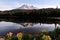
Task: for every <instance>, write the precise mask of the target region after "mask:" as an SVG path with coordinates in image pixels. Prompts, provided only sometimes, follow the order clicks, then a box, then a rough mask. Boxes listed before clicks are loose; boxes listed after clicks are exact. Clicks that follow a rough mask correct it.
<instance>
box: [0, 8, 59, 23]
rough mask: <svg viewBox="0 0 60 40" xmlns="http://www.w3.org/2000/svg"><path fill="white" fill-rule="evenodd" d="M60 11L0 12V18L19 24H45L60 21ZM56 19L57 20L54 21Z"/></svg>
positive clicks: (16, 10) (49, 9) (14, 10)
mask: <svg viewBox="0 0 60 40" xmlns="http://www.w3.org/2000/svg"><path fill="white" fill-rule="evenodd" d="M59 17H60V9H58V8H55V9H54V8H45V9H37V10H36V9H33V10H20V9H13V10H6V11H0V18H6V19H17V20H19V21H21V22H47V21H52V22H55V21H60V20H59ZM56 18H58V19H56Z"/></svg>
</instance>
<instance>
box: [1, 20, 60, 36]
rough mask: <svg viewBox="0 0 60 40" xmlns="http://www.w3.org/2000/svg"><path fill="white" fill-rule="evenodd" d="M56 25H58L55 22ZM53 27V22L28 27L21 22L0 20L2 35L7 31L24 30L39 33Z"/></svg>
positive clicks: (50, 29)
mask: <svg viewBox="0 0 60 40" xmlns="http://www.w3.org/2000/svg"><path fill="white" fill-rule="evenodd" d="M57 26H59V25H58V24H57ZM54 29H55V25H54V24H41V25H40V24H39V23H37V24H34V25H33V26H30V25H29V27H24V26H22V25H21V24H18V23H13V22H6V21H1V22H0V35H4V34H6V33H7V32H10V31H11V32H13V33H17V32H25V33H36V32H37V33H39V32H40V31H41V30H46V31H52V30H54Z"/></svg>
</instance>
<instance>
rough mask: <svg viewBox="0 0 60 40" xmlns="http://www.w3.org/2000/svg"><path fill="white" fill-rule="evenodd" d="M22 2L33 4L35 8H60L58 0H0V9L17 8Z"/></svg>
mask: <svg viewBox="0 0 60 40" xmlns="http://www.w3.org/2000/svg"><path fill="white" fill-rule="evenodd" d="M23 4H28V5H33V6H35V7H37V8H56V7H57V6H58V7H59V8H60V0H0V10H11V9H15V8H19V7H20V6H22V5H23Z"/></svg>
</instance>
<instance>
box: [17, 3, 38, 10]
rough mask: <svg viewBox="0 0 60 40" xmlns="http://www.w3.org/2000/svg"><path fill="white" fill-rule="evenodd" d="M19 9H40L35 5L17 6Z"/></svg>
mask: <svg viewBox="0 0 60 40" xmlns="http://www.w3.org/2000/svg"><path fill="white" fill-rule="evenodd" d="M17 9H38V8H37V7H34V6H30V5H26V4H24V5H22V6H21V7H19V8H17Z"/></svg>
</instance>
